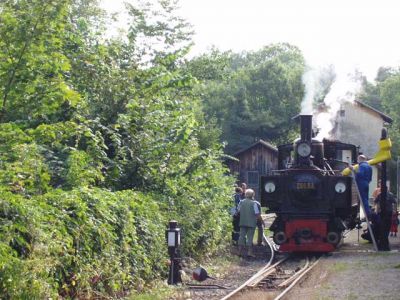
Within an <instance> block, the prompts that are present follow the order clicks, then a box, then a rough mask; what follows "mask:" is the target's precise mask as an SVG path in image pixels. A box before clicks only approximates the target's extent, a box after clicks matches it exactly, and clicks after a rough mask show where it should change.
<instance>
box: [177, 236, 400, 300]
mask: <svg viewBox="0 0 400 300" xmlns="http://www.w3.org/2000/svg"><path fill="white" fill-rule="evenodd" d="M390 243H391V248H392V251H390V252H375V251H374V250H373V246H372V244H369V243H367V242H366V241H364V240H362V239H361V238H359V239H358V231H357V230H353V231H351V232H349V233H348V235H347V236H346V237H345V239H344V242H343V244H342V245H341V247H340V248H339V249H338V250H337V251H336V252H334V253H332V254H330V255H327V256H324V257H322V258H321V261H320V262H319V264H318V265H317V266H316V267H315V268H314V269H313V270H312V271H311V272H310V273H309V274H308V275H307V276H306V278H304V279H303V280H302V281H301V283H300V284H299V285H298V286H297V287H295V288H294V290H292V291H291V292H290V293H289V294H288V295H287V296H286V297H285V298H284V299H296V300H303V299H304V300H306V299H307V300H313V299H318V300H319V299H321V300H328V299H346V300H347V299H363V300H364V299H380V300H386V299H389V300H391V299H393V300H395V299H396V300H400V237H390ZM266 262H267V261H266V260H253V261H246V260H241V259H238V258H233V259H232V261H231V263H229V264H228V265H227V266H225V269H224V270H220V272H219V274H217V276H216V279H215V280H207V281H206V282H204V283H202V284H216V285H220V286H224V287H226V288H227V289H219V288H216V289H205V290H198V289H186V288H183V289H181V290H180V292H178V294H177V295H176V296H177V297H176V298H175V297H174V298H170V299H193V300H197V299H207V300H213V299H221V298H222V297H223V296H224V295H226V294H228V293H229V292H230V291H232V290H233V289H235V288H236V287H238V286H239V285H240V284H242V283H243V282H245V281H246V280H247V279H249V278H250V277H251V276H252V274H254V272H256V271H257V270H259V269H260V268H262V267H263V266H264V265H265V264H266ZM211 275H213V274H211ZM273 298H274V297H273V296H272V295H271V294H267V293H265V292H256V293H252V294H246V295H240V296H239V297H236V298H235V299H241V300H246V299H247V300H248V299H257V300H262V299H268V300H269V299H273Z"/></svg>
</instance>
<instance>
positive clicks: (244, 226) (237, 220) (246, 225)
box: [232, 183, 264, 257]
mask: <svg viewBox="0 0 400 300" xmlns="http://www.w3.org/2000/svg"><path fill="white" fill-rule="evenodd" d="M254 196H255V193H254V190H252V189H248V188H247V185H246V183H242V184H241V186H240V187H239V186H238V187H236V188H235V194H234V196H233V198H234V203H235V207H234V209H233V212H232V215H233V221H232V223H233V232H232V241H233V243H234V244H237V245H238V246H239V255H240V256H242V257H254V256H255V255H254V252H253V238H254V234H255V230H256V227H257V228H258V236H257V244H258V245H261V244H262V237H263V232H264V222H263V220H262V218H261V205H260V203H259V202H258V201H256V200H254Z"/></svg>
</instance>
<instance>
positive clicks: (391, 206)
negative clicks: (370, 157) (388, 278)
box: [350, 155, 399, 251]
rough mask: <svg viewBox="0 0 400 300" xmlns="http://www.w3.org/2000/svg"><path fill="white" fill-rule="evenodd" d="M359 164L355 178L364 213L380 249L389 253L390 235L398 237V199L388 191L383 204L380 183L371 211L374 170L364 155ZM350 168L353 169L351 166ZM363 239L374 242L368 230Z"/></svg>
mask: <svg viewBox="0 0 400 300" xmlns="http://www.w3.org/2000/svg"><path fill="white" fill-rule="evenodd" d="M358 164H359V168H358V171H357V172H356V173H355V177H356V183H357V187H358V190H359V192H360V197H361V201H362V204H363V207H364V212H365V214H366V215H367V219H368V220H369V221H371V228H372V231H373V234H374V237H375V240H376V242H377V246H378V249H379V250H383V251H388V250H390V246H389V235H390V236H397V227H398V224H399V220H398V215H399V213H398V210H397V201H396V198H395V196H394V195H393V194H392V193H391V192H390V191H387V196H386V201H385V202H384V203H383V198H382V194H381V182H380V181H379V183H378V187H377V188H376V189H375V190H374V192H373V193H372V197H373V199H374V203H373V209H371V207H370V205H369V201H368V199H369V198H368V194H369V183H370V182H371V179H372V168H371V166H370V165H369V164H368V162H367V158H366V157H365V156H364V155H359V156H358ZM350 168H351V169H352V167H351V166H350ZM381 207H385V209H384V210H382V209H381ZM361 237H363V238H364V239H366V240H368V241H370V242H372V237H371V234H370V232H369V231H368V230H366V231H365V232H364V233H363V234H362V235H361Z"/></svg>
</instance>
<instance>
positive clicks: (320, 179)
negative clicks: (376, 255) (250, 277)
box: [260, 115, 359, 252]
mask: <svg viewBox="0 0 400 300" xmlns="http://www.w3.org/2000/svg"><path fill="white" fill-rule="evenodd" d="M299 119H300V127H301V130H300V132H301V136H300V138H298V139H296V140H295V141H294V143H293V144H287V145H281V146H279V147H278V161H279V162H278V170H276V171H274V172H273V174H272V175H268V176H261V185H260V186H261V193H260V195H261V205H262V206H263V207H267V209H268V210H267V212H271V213H275V214H276V218H275V220H274V222H273V223H272V225H271V227H270V230H271V231H272V232H273V239H274V242H275V243H276V244H277V245H279V251H282V252H330V251H333V250H334V249H335V248H336V247H337V245H338V244H339V242H340V241H341V239H342V236H343V232H344V230H346V229H352V228H354V227H355V225H356V223H357V220H358V213H359V201H358V198H357V194H356V191H355V186H354V184H353V182H352V181H353V180H352V178H351V177H348V176H343V175H342V173H341V171H342V170H343V169H345V168H346V166H347V164H346V162H348V160H350V161H351V162H352V163H354V162H355V160H356V157H357V155H358V149H357V147H356V146H355V145H352V144H345V143H341V142H339V141H331V140H326V139H324V140H322V141H319V140H317V139H315V138H313V131H312V116H311V115H300V116H299Z"/></svg>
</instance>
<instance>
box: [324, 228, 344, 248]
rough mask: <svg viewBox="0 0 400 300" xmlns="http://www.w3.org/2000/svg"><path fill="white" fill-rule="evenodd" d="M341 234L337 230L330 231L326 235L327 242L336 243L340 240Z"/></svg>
mask: <svg viewBox="0 0 400 300" xmlns="http://www.w3.org/2000/svg"><path fill="white" fill-rule="evenodd" d="M340 238H341V235H340V234H339V233H338V232H335V231H330V232H328V234H327V236H326V240H327V242H328V243H330V244H333V245H337V244H338V243H339V242H340Z"/></svg>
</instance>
